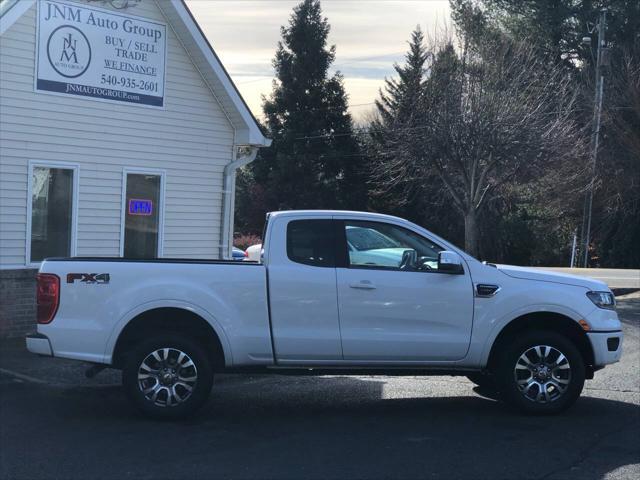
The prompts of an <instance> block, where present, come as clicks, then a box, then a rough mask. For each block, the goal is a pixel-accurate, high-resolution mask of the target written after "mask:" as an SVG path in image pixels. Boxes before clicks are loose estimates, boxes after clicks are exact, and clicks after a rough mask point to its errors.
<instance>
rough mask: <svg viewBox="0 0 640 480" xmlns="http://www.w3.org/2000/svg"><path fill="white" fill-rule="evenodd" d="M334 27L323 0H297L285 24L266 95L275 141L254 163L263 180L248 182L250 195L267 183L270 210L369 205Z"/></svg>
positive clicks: (266, 111)
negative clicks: (337, 67) (332, 40)
mask: <svg viewBox="0 0 640 480" xmlns="http://www.w3.org/2000/svg"><path fill="white" fill-rule="evenodd" d="M329 31H330V26H329V23H328V21H327V19H326V18H325V17H323V16H322V10H321V7H320V2H319V1H318V0H304V1H303V2H302V3H300V4H299V5H298V6H296V7H295V8H294V11H293V14H292V15H291V18H290V21H289V24H288V25H286V26H283V27H282V28H281V33H282V41H281V42H279V43H278V49H277V52H276V55H275V58H274V61H273V66H274V68H275V71H276V80H274V84H273V91H272V93H271V95H270V97H269V98H264V99H263V110H264V114H265V117H266V130H267V135H268V136H269V137H270V138H272V139H273V144H272V145H271V147H270V148H268V149H264V150H262V151H261V152H260V155H259V157H258V158H257V159H256V160H255V161H254V162H253V164H251V165H250V169H251V173H252V175H251V178H252V181H253V182H255V184H254V185H253V186H249V188H245V191H247V192H249V193H248V194H249V195H250V194H251V192H252V191H254V192H255V191H260V193H261V198H262V204H261V205H260V206H259V207H258V208H262V209H263V210H264V211H268V210H283V209H292V208H296V209H297V208H343V209H362V208H364V207H365V204H366V189H365V185H364V181H363V177H362V172H361V167H360V164H361V163H362V156H361V154H360V149H359V145H358V143H357V141H356V139H355V137H354V130H353V122H352V118H351V115H350V114H349V113H348V111H347V107H348V105H347V95H346V93H345V90H344V86H343V78H342V76H341V75H340V73H339V72H338V73H335V74H334V75H330V72H329V69H330V67H331V64H332V63H333V61H334V59H335V46H331V47H328V46H327V37H328V35H329ZM245 187H246V186H245ZM246 203H247V202H245V201H241V202H240V204H246ZM240 214H241V215H242V212H240ZM257 228H258V226H257V225H256V226H253V227H252V228H251V229H253V230H256V229H257Z"/></svg>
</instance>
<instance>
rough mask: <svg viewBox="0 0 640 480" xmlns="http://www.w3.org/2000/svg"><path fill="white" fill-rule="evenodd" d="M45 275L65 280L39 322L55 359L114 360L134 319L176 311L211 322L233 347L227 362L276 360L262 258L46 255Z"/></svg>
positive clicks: (226, 345)
mask: <svg viewBox="0 0 640 480" xmlns="http://www.w3.org/2000/svg"><path fill="white" fill-rule="evenodd" d="M40 272H41V273H52V274H55V275H57V276H58V277H59V279H60V304H59V307H58V311H57V314H56V315H55V318H54V320H53V321H52V322H51V323H50V324H46V325H39V332H40V333H42V334H44V335H46V336H47V337H48V338H49V339H50V341H51V345H52V347H53V354H54V355H55V356H58V357H64V358H73V359H77V360H85V361H89V362H96V363H107V364H109V363H111V360H112V359H111V355H112V352H113V349H114V346H115V342H116V340H117V338H118V336H119V334H120V332H121V331H122V329H123V328H124V327H125V326H126V325H127V324H128V323H129V322H131V321H132V320H133V319H135V318H136V317H137V316H139V315H141V314H143V313H144V314H145V315H153V314H154V313H153V310H154V309H156V308H157V309H164V311H163V313H162V315H167V309H172V308H173V309H180V310H181V311H185V310H186V311H188V312H192V313H193V314H196V315H198V316H200V317H202V318H203V319H205V320H206V321H207V322H208V323H210V325H211V326H212V327H213V328H214V330H215V332H216V333H217V334H218V336H219V337H220V341H221V343H222V346H223V348H224V349H225V351H228V352H233V357H232V358H230V359H228V360H227V361H228V362H229V360H230V361H231V364H230V365H228V366H232V365H234V364H242V365H247V364H248V365H265V364H270V363H272V362H273V353H272V346H271V333H270V325H269V314H268V307H267V305H268V304H267V285H266V277H267V275H266V269H265V267H264V266H263V265H261V264H259V263H256V262H238V261H231V260H196V259H177V258H176V259H173V258H162V259H127V258H107V257H95V258H93V257H75V258H52V259H47V260H45V261H44V262H43V264H42V266H41V268H40ZM149 311H152V312H151V313H149ZM177 329H178V330H179V325H178V328H177Z"/></svg>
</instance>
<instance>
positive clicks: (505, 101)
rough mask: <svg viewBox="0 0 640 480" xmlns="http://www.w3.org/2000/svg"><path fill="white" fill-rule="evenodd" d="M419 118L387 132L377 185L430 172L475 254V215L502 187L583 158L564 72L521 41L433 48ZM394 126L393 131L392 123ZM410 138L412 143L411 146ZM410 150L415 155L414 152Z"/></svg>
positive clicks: (385, 185) (447, 44)
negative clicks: (389, 141) (390, 135)
mask: <svg viewBox="0 0 640 480" xmlns="http://www.w3.org/2000/svg"><path fill="white" fill-rule="evenodd" d="M430 58H431V59H432V61H431V65H430V68H429V78H428V79H427V81H426V82H425V95H424V97H423V101H422V102H421V103H420V104H419V105H416V107H415V108H416V109H418V110H419V111H420V113H419V115H418V116H419V118H420V122H421V123H420V125H417V126H416V127H413V128H411V129H406V130H405V131H404V132H399V133H401V135H396V136H395V138H394V139H395V140H396V145H395V151H389V152H386V158H385V161H384V162H380V163H379V167H378V169H377V171H376V175H375V182H376V183H377V184H378V185H379V186H381V188H392V187H393V186H394V185H398V184H401V183H402V182H407V181H410V180H412V179H415V180H417V181H419V178H420V177H422V178H429V176H430V174H432V173H434V172H435V174H437V179H438V180H439V182H441V185H442V187H443V191H444V192H445V193H446V195H447V196H448V198H450V200H451V202H452V204H453V205H454V206H455V209H456V210H457V211H458V212H459V214H462V216H463V218H464V226H465V249H466V250H467V251H468V252H469V253H470V254H472V255H477V254H478V238H479V236H478V229H479V220H478V217H479V215H480V213H481V212H482V210H483V208H484V206H485V204H486V203H487V201H488V200H490V199H491V198H493V197H495V196H500V195H502V194H503V192H504V188H503V187H504V186H505V185H508V184H514V183H522V182H528V181H531V180H535V179H536V178H537V177H542V176H543V175H546V172H547V168H548V167H549V166H550V165H558V166H560V165H564V164H565V163H566V162H574V163H575V162H581V163H582V162H583V161H584V155H583V154H584V146H585V142H584V135H583V132H582V131H581V129H580V128H579V126H578V125H577V124H576V122H575V121H574V118H575V109H576V104H575V98H576V96H575V94H574V88H573V85H572V83H571V80H570V79H569V78H568V77H567V76H566V75H565V74H564V73H563V72H562V71H561V70H560V69H559V68H558V69H554V67H551V66H549V65H545V64H543V63H542V62H541V61H540V60H539V59H538V56H537V55H536V54H535V51H534V50H533V49H532V48H531V47H529V46H527V45H526V44H525V43H514V42H512V41H507V40H505V41H503V42H501V43H500V44H498V46H497V47H496V43H495V41H494V42H492V43H491V48H490V49H489V48H487V49H484V50H483V49H482V48H479V49H475V50H471V49H469V48H467V47H466V46H465V45H463V47H462V48H461V49H456V48H455V47H454V45H453V44H452V42H450V41H449V42H445V43H444V44H441V45H437V46H435V47H433V48H432V54H431V55H430ZM397 133H398V132H397ZM416 145H419V148H418V149H416V148H415V147H416ZM416 150H419V154H416V153H415V152H416Z"/></svg>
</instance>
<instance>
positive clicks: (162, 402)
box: [122, 334, 213, 418]
mask: <svg viewBox="0 0 640 480" xmlns="http://www.w3.org/2000/svg"><path fill="white" fill-rule="evenodd" d="M122 382H123V386H124V389H125V392H126V393H127V396H128V397H129V399H130V400H131V401H132V402H133V403H134V405H135V406H136V407H138V409H139V410H141V411H142V412H143V413H145V414H146V415H149V416H151V417H155V418H183V417H187V416H189V415H191V414H193V413H195V412H196V411H197V410H198V409H199V408H200V407H202V405H203V404H204V403H205V402H206V400H207V398H208V397H209V392H210V391H211V386H212V384H213V372H212V368H211V362H210V360H209V358H208V357H207V355H206V353H205V352H204V351H203V349H202V347H201V346H200V345H199V344H198V343H197V342H195V341H194V340H192V339H191V338H189V337H184V336H181V335H179V334H164V335H158V336H155V337H152V338H149V339H148V340H144V341H142V342H140V343H139V344H137V345H136V346H135V347H134V348H133V349H132V350H131V351H130V352H129V354H128V355H127V356H126V359H125V363H124V365H123V372H122Z"/></svg>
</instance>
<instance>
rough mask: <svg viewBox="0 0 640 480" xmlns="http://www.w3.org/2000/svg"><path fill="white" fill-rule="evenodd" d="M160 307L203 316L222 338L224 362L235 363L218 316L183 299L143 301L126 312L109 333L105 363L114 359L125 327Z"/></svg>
mask: <svg viewBox="0 0 640 480" xmlns="http://www.w3.org/2000/svg"><path fill="white" fill-rule="evenodd" d="M159 308H177V309H181V310H185V311H187V312H191V313H193V314H195V315H198V316H199V317H201V318H202V319H203V320H204V321H206V322H207V323H208V324H209V325H210V326H211V328H213V331H214V332H215V333H216V335H217V336H218V338H219V339H220V345H221V346H222V352H223V354H224V363H225V366H227V367H230V366H232V365H233V352H232V350H231V343H230V342H229V339H228V338H227V335H226V334H225V332H224V329H223V328H222V326H221V325H220V323H219V322H218V321H217V320H216V318H215V317H214V316H213V315H211V314H210V313H209V312H208V311H206V310H204V309H202V308H200V307H198V306H197V305H194V304H191V303H189V302H185V301H183V300H166V299H165V300H154V301H151V302H146V303H142V304H140V305H137V306H136V307H134V308H132V309H131V310H129V311H128V312H127V313H126V314H124V315H123V316H122V317H121V318H120V319H119V320H118V321H117V322H116V324H115V325H114V326H113V328H112V329H111V333H110V334H109V339H108V340H107V343H106V345H105V350H104V359H105V363H109V364H110V363H111V362H112V360H113V352H114V350H115V347H116V344H117V343H118V338H120V334H121V333H122V331H123V330H124V329H125V327H126V326H127V325H128V324H129V322H130V321H131V320H133V319H134V318H136V317H137V316H138V315H140V314H143V313H145V312H148V311H149V310H156V309H159Z"/></svg>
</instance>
